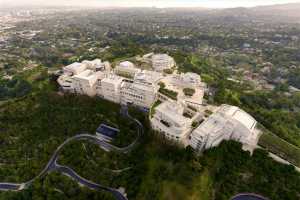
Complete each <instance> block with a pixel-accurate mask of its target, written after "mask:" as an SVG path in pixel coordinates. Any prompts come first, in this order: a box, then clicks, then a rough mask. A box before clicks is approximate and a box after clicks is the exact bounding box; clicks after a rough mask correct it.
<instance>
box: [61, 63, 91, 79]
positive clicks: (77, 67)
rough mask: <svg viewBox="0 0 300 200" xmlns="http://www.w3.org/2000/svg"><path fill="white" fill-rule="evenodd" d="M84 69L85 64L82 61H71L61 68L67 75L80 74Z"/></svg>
mask: <svg viewBox="0 0 300 200" xmlns="http://www.w3.org/2000/svg"><path fill="white" fill-rule="evenodd" d="M84 70H86V65H83V64H82V63H78V62H75V63H72V64H70V65H68V66H65V67H64V68H63V72H64V74H65V75H68V76H73V75H77V74H80V73H81V72H83V71H84Z"/></svg>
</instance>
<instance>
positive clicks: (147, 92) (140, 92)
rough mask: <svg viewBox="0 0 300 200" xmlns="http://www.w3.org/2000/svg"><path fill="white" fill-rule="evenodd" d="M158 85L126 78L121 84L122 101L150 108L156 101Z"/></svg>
mask: <svg viewBox="0 0 300 200" xmlns="http://www.w3.org/2000/svg"><path fill="white" fill-rule="evenodd" d="M158 89H159V88H158V86H157V85H155V84H150V83H144V82H139V81H133V80H124V81H123V82H122V84H121V90H120V94H121V103H122V104H127V103H131V104H134V105H136V106H140V107H143V108H150V107H151V105H152V104H153V103H154V102H155V101H156V95H157V91H158Z"/></svg>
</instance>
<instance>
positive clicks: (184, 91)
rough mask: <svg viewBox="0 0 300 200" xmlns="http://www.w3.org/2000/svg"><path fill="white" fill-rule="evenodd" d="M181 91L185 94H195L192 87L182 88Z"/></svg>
mask: <svg viewBox="0 0 300 200" xmlns="http://www.w3.org/2000/svg"><path fill="white" fill-rule="evenodd" d="M183 93H184V95H185V96H190V97H191V96H193V95H194V94H195V89H192V88H184V89H183Z"/></svg>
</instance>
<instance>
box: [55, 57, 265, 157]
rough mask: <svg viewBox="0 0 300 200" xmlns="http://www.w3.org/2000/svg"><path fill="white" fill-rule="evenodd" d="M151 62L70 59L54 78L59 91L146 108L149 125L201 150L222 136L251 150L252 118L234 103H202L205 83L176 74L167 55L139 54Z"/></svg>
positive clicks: (253, 142) (256, 132)
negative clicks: (148, 67) (144, 67)
mask: <svg viewBox="0 0 300 200" xmlns="http://www.w3.org/2000/svg"><path fill="white" fill-rule="evenodd" d="M138 59H139V62H145V63H148V64H150V66H151V69H147V70H145V69H144V70H143V69H141V68H140V67H139V66H136V65H135V64H134V63H133V62H130V61H123V62H120V63H117V64H116V66H115V67H112V66H111V64H110V63H109V62H102V61H101V60H100V59H95V60H93V61H83V62H82V63H77V62H76V63H73V64H71V65H68V66H66V67H64V68H63V73H62V75H61V76H60V77H59V78H58V83H59V85H60V87H61V89H62V90H63V91H64V92H70V93H77V94H83V95H88V96H99V97H101V98H103V99H106V100H109V101H112V102H115V103H118V104H123V105H127V104H131V105H134V106H138V107H140V108H143V109H144V110H147V111H149V120H150V122H151V126H152V128H153V129H154V130H156V131H158V132H159V133H161V134H162V135H163V136H164V137H166V138H167V139H169V140H172V141H175V142H177V143H179V144H181V145H183V146H184V147H187V146H191V147H192V148H193V149H194V150H195V151H197V152H202V151H203V150H205V149H209V148H211V147H214V146H218V145H219V144H220V143H221V142H222V141H223V140H235V141H239V142H241V143H242V144H243V149H244V150H249V151H253V149H254V148H255V147H256V146H257V142H258V139H259V136H260V131H259V130H258V129H257V127H256V125H257V122H256V120H255V119H254V118H253V117H251V116H250V115H249V114H248V113H246V112H245V111H243V110H241V109H240V108H238V107H235V106H230V105H221V106H220V107H217V106H214V105H207V104H206V103H205V102H204V99H203V97H204V93H205V91H206V90H207V89H206V84H205V83H204V82H202V81H201V77H200V75H198V74H195V73H191V72H187V73H179V72H178V71H177V69H176V63H175V62H174V59H173V58H172V57H170V56H169V55H167V54H154V53H149V54H147V55H144V56H143V57H138Z"/></svg>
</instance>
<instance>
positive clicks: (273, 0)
mask: <svg viewBox="0 0 300 200" xmlns="http://www.w3.org/2000/svg"><path fill="white" fill-rule="evenodd" d="M286 3H300V0H127V1H124V0H85V1H81V0H51V1H46V2H45V1H44V0H0V7H1V6H2V7H5V6H85V7H161V8H165V7H206V8H233V7H255V6H265V5H275V4H286Z"/></svg>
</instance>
